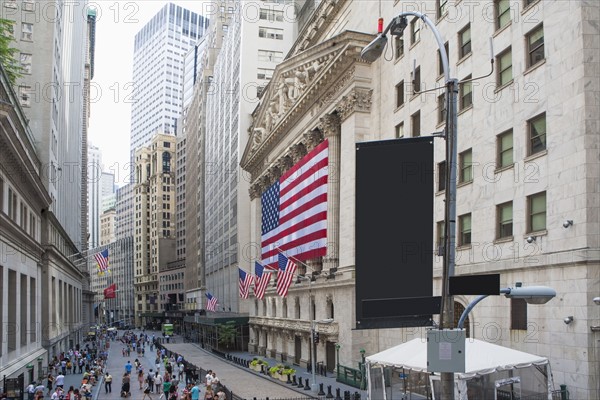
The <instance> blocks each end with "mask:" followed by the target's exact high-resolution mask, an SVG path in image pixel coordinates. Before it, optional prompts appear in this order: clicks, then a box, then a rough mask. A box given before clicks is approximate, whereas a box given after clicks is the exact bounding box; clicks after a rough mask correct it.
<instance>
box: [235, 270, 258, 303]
mask: <svg viewBox="0 0 600 400" xmlns="http://www.w3.org/2000/svg"><path fill="white" fill-rule="evenodd" d="M238 269H239V271H240V297H241V298H242V299H247V298H248V292H249V291H250V286H252V282H254V276H253V275H252V274H248V273H246V271H244V270H243V269H241V268H238Z"/></svg>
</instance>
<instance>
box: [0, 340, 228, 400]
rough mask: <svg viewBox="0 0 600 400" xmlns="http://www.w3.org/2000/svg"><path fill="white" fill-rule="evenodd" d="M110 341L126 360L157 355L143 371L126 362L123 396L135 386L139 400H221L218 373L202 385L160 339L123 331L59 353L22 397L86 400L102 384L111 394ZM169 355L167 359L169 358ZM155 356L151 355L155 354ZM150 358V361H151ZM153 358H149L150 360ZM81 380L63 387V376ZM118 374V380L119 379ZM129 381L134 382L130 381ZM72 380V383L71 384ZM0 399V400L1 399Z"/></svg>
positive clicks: (30, 399) (192, 368)
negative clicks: (41, 378)
mask: <svg viewBox="0 0 600 400" xmlns="http://www.w3.org/2000/svg"><path fill="white" fill-rule="evenodd" d="M109 340H118V341H120V342H121V343H122V344H123V348H122V351H121V353H122V355H123V357H129V356H130V355H131V353H134V354H136V353H137V355H138V356H139V358H142V357H145V356H146V354H145V353H146V346H149V348H150V350H149V351H150V352H153V353H155V360H154V365H153V366H154V368H150V369H149V370H148V371H147V372H146V371H145V370H144V366H143V363H142V362H141V361H140V359H139V358H136V359H135V360H134V362H133V364H132V363H131V361H130V360H128V361H127V362H126V363H125V365H124V369H123V371H122V375H121V373H119V374H118V375H121V393H120V395H121V397H125V398H127V397H131V396H132V385H133V384H134V383H135V381H137V383H138V388H137V390H139V392H138V393H139V395H138V394H137V393H136V395H135V396H133V397H134V398H135V399H141V400H146V399H149V400H155V399H153V398H152V395H155V394H158V395H159V397H158V398H156V400H225V399H226V393H225V388H224V387H223V386H222V385H221V382H220V380H219V378H218V377H217V374H216V372H214V371H212V370H209V371H208V373H207V374H206V376H204V377H203V379H202V380H201V379H200V377H199V376H198V375H197V371H198V370H197V369H196V367H195V366H193V365H191V364H190V363H188V362H187V361H186V360H184V358H183V356H182V355H178V354H172V353H171V352H167V351H166V350H165V348H164V347H163V346H161V345H160V343H161V342H162V341H163V340H164V338H163V340H161V338H155V337H154V335H148V334H146V333H144V332H142V333H140V334H135V333H134V332H131V331H127V332H125V333H124V334H123V335H122V336H121V337H117V336H116V335H115V333H113V332H108V333H105V334H99V335H98V337H97V338H96V339H95V340H93V341H91V342H89V343H87V344H86V345H85V347H84V348H81V349H80V346H79V345H78V346H76V348H74V349H70V350H69V351H67V352H63V353H60V354H59V355H57V356H55V357H53V358H52V360H50V362H49V365H48V375H47V376H46V377H45V385H44V382H36V381H33V382H31V383H30V384H29V386H27V388H26V390H25V392H26V394H27V399H28V400H42V399H47V398H50V400H89V399H91V397H92V390H93V387H94V386H95V385H96V384H97V383H98V382H100V380H101V378H103V381H104V391H105V393H112V384H113V379H114V378H113V376H112V375H111V374H110V373H109V371H108V370H107V369H106V360H107V357H108V352H107V351H106V349H107V347H108V341H109ZM167 353H168V354H167ZM153 356H154V354H153ZM149 358H150V357H149ZM150 359H151V358H150ZM74 374H80V375H81V385H79V387H74V386H73V385H70V387H69V388H68V389H66V388H65V376H66V375H74ZM118 375H117V379H118ZM132 377H133V378H134V380H133V381H132ZM70 380H71V381H72V379H70ZM0 399H1V397H0Z"/></svg>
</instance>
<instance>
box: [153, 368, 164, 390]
mask: <svg viewBox="0 0 600 400" xmlns="http://www.w3.org/2000/svg"><path fill="white" fill-rule="evenodd" d="M162 383H163V379H162V376H160V374H159V373H158V371H156V375H154V392H155V393H160V391H161V390H162Z"/></svg>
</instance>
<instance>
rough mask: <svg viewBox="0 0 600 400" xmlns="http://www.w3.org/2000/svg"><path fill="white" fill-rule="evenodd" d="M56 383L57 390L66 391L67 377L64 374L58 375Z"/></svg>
mask: <svg viewBox="0 0 600 400" xmlns="http://www.w3.org/2000/svg"><path fill="white" fill-rule="evenodd" d="M54 382H55V383H56V387H57V388H61V389H64V386H65V375H64V374H62V373H60V374H58V376H57V377H56V379H55V381H54Z"/></svg>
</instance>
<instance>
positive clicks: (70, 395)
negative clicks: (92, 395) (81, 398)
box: [65, 385, 75, 400]
mask: <svg viewBox="0 0 600 400" xmlns="http://www.w3.org/2000/svg"><path fill="white" fill-rule="evenodd" d="M65 400H75V388H74V387H73V385H71V386H69V390H68V391H67V394H65Z"/></svg>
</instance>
